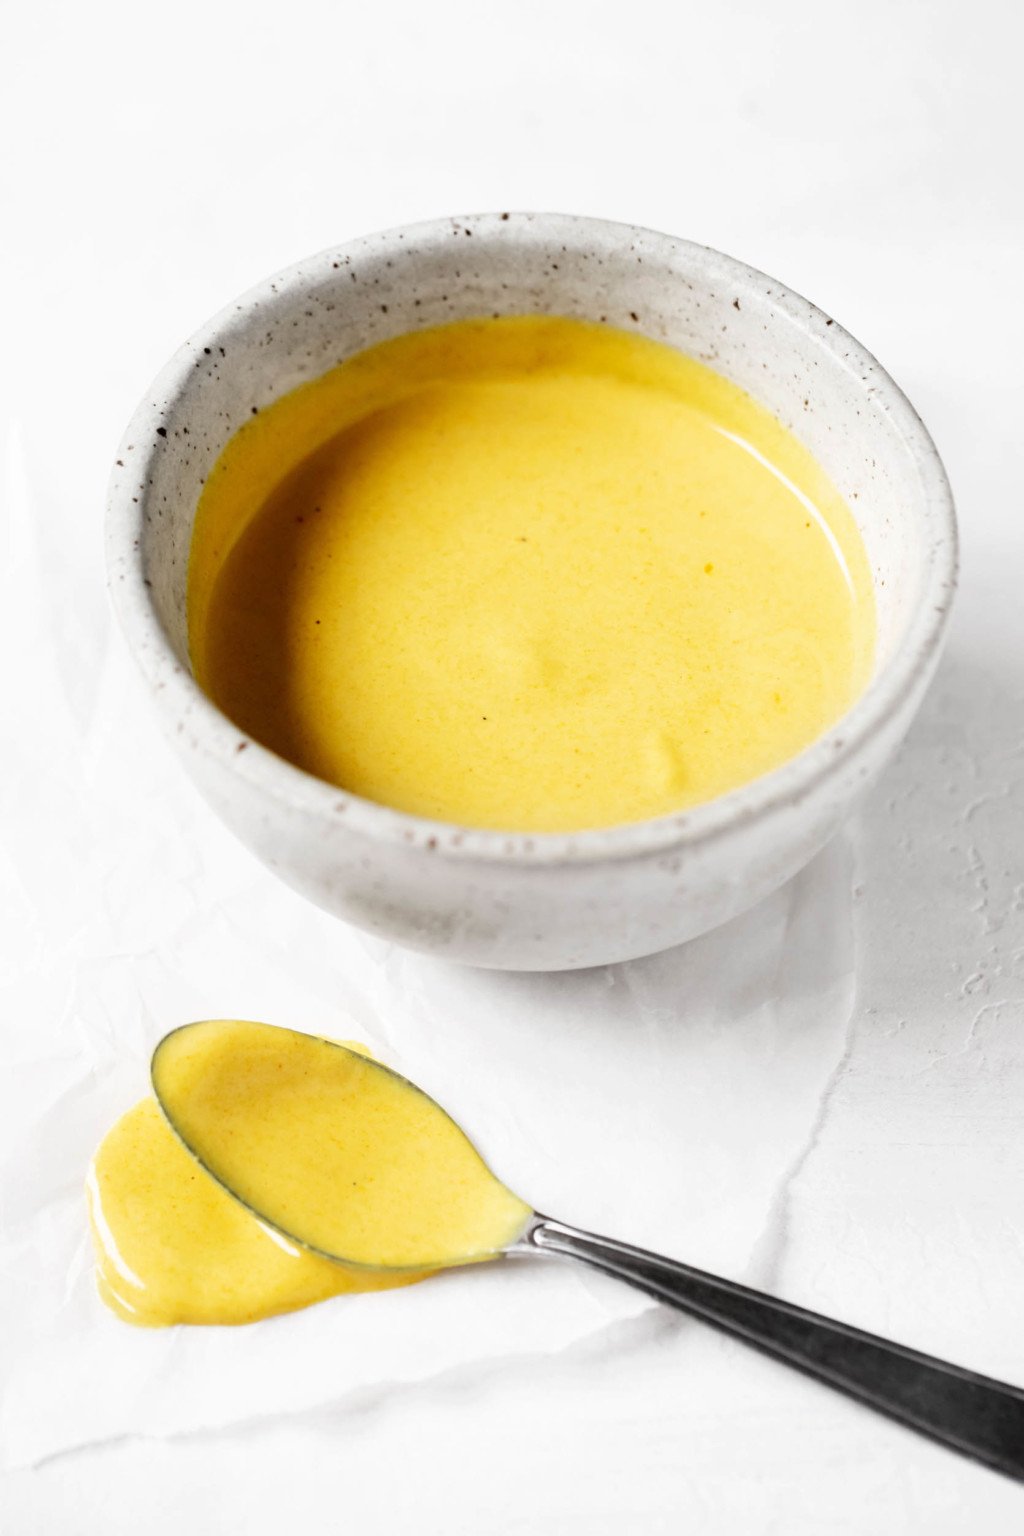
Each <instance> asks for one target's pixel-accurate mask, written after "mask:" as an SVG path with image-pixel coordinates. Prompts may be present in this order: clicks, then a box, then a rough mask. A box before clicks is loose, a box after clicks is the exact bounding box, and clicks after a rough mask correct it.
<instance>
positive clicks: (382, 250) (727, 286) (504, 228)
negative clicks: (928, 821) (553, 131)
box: [125, 214, 948, 675]
mask: <svg viewBox="0 0 1024 1536" xmlns="http://www.w3.org/2000/svg"><path fill="white" fill-rule="evenodd" d="M519 313H543V314H562V315H569V316H578V317H580V318H583V319H589V320H594V321H606V322H607V323H608V324H610V325H615V326H619V327H621V328H623V329H626V330H637V331H640V332H643V333H644V334H646V335H648V336H651V337H654V338H656V339H658V340H662V341H666V342H668V343H670V344H671V345H672V346H675V347H677V348H679V349H680V350H682V351H684V352H687V353H689V354H691V355H692V356H694V357H696V358H698V359H700V360H701V361H702V362H705V363H707V364H709V365H710V366H711V367H713V368H715V369H717V370H718V371H719V372H721V373H722V374H724V375H725V376H726V377H727V378H729V379H731V380H732V381H733V382H734V383H736V384H738V385H740V386H741V387H742V388H743V389H745V390H747V391H748V392H749V393H750V394H751V395H753V396H754V397H755V398H756V399H757V400H759V401H760V402H761V403H762V404H764V405H766V406H767V407H768V408H769V409H770V410H771V411H772V412H773V413H774V414H775V415H776V416H777V417H778V418H779V419H780V420H781V421H782V422H783V424H784V425H785V426H787V427H789V428H791V429H792V430H793V431H794V432H795V434H796V435H797V436H798V437H799V438H800V439H801V440H802V441H803V442H804V444H805V445H806V446H807V447H808V448H809V449H810V450H811V452H812V453H813V454H814V455H815V457H816V458H817V459H818V460H819V462H820V463H821V464H822V465H823V467H824V468H825V469H826V471H827V472H828V473H829V475H830V476H831V478H832V479H833V481H834V482H835V484H836V485H837V487H838V489H839V490H840V492H841V493H842V494H843V496H844V497H845V498H846V500H847V502H848V503H849V505H850V507H851V510H852V511H853V514H854V516H855V518H856V521H857V523H858V525H859V527H860V530H861V533H862V536H863V538H864V541H865V544H866V546H867V551H868V556H869V560H870V564H871V569H872V573H873V580H874V586H875V597H876V604H877V618H878V644H877V652H876V658H875V674H876V675H877V674H878V672H879V671H880V670H881V669H883V668H884V667H885V665H886V663H887V662H888V661H889V659H890V658H891V657H893V656H894V655H895V653H896V652H897V651H898V650H899V648H900V645H901V642H902V641H903V639H904V636H905V634H906V631H907V627H908V625H909V624H910V623H911V621H912V619H913V618H914V616H915V612H916V611H917V610H918V609H919V607H920V604H921V601H922V597H923V594H924V591H925V588H926V585H927V581H928V565H929V560H930V558H931V553H930V552H933V551H934V548H935V545H936V541H937V540H940V541H941V537H942V534H943V531H944V530H943V526H942V518H943V515H948V509H947V508H943V507H937V506H934V505H931V504H930V499H929V498H930V496H932V492H930V490H929V486H928V485H927V484H926V483H924V481H923V479H922V469H921V452H920V446H919V445H917V451H915V443H914V441H913V437H914V432H915V431H916V430H919V431H920V436H921V438H922V439H923V441H924V443H925V444H926V445H927V447H928V448H929V449H930V444H929V443H928V439H927V436H926V434H924V432H923V429H921V428H920V424H919V423H918V422H917V420H916V417H915V416H914V415H913V412H912V411H911V410H910V408H909V406H907V404H906V402H905V401H904V400H903V398H902V396H901V395H900V394H899V392H898V390H896V389H895V387H894V386H893V385H892V382H891V381H890V380H889V379H888V378H887V376H886V375H885V374H884V373H883V372H882V370H881V369H880V368H879V366H878V365H877V364H876V363H875V362H874V360H873V359H872V358H871V357H870V355H869V354H867V353H866V352H864V350H863V349H862V348H861V347H860V346H859V345H858V344H857V343H856V342H854V341H853V340H852V338H850V337H849V336H848V335H847V334H846V333H845V332H843V331H842V330H841V329H840V327H839V326H836V325H833V323H832V321H831V320H829V319H828V318H827V317H826V316H824V315H822V314H821V313H820V311H818V310H816V309H814V307H813V306H812V305H810V304H808V303H807V302H806V301H805V300H803V299H801V298H799V297H798V296H796V295H793V294H791V293H789V292H788V291H787V290H785V289H783V288H781V287H780V286H779V285H778V284H776V283H774V282H773V281H772V280H771V279H769V278H766V277H764V276H763V275H762V274H760V273H758V272H755V271H753V270H751V269H750V268H747V267H744V266H743V265H741V264H740V263H738V262H735V261H733V260H732V259H731V258H729V257H725V256H722V255H720V254H719V253H717V252H713V251H709V250H707V249H706V248H704V247H702V246H696V245H691V244H689V243H688V242H685V241H677V240H673V239H670V238H669V237H667V236H662V235H655V234H649V233H645V232H636V231H633V230H631V229H630V228H629V227H627V226H620V225H610V224H603V223H600V222H598V221H593V220H588V219H574V218H566V217H560V216H544V215H526V214H519V215H516V214H512V215H505V214H494V215H484V216H479V217H475V218H472V219H466V220H445V221H443V222H438V223H434V224H429V225H423V226H419V227H415V228H412V229H407V230H404V231H395V232H392V233H389V234H384V235H377V236H370V237H367V238H366V239H363V240H361V241H358V242H356V243H355V244H353V245H349V246H346V247H345V248H344V249H342V250H340V251H338V252H325V253H322V254H321V255H319V256H317V257H314V258H311V259H310V260H308V261H306V262H303V263H301V264H300V265H299V266H297V267H295V268H292V269H291V270H290V271H288V272H286V273H284V274H282V275H281V276H279V277H278V278H276V279H272V280H270V281H268V282H267V283H264V284H263V285H262V286H261V287H260V288H259V289H257V290H254V291H253V293H251V294H250V295H248V296H247V297H245V298H243V299H242V300H240V301H239V302H238V303H236V304H235V305H233V306H231V307H230V308H229V309H228V310H226V311H224V312H223V313H222V314H221V315H219V316H218V317H217V318H216V319H215V320H214V321H212V322H211V323H210V325H209V326H207V327H206V329H205V330H204V331H203V332H201V333H200V334H199V335H198V336H196V337H195V338H194V339H193V340H192V341H191V342H189V343H188V344H187V345H186V347H185V348H184V349H182V351H181V352H180V353H179V354H178V355H177V357H176V358H175V359H174V361H173V362H172V363H171V364H170V365H169V367H168V369H166V370H165V372H164V373H163V374H162V375H161V377H160V379H158V381H157V384H156V386H155V389H154V393H153V394H152V396H151V397H150V399H149V401H148V402H147V404H146V405H144V406H143V408H142V409H141V410H140V412H139V413H138V415H137V416H136V418H135V421H134V423H133V429H132V434H130V435H131V436H133V437H134V439H135V440H134V441H132V442H131V443H126V445H125V452H126V455H127V454H128V453H130V454H131V455H132V458H131V460H130V461H129V460H128V459H127V458H126V464H127V472H128V473H130V472H131V471H132V470H136V471H137V470H138V469H139V468H140V466H143V465H144V467H145V474H144V475H143V476H142V477H141V483H140V484H139V486H138V491H139V495H138V503H139V510H140V511H141V513H142V516H141V520H140V521H141V544H142V548H141V556H142V569H143V577H144V580H145V581H146V583H147V585H148V587H149V601H150V602H151V603H152V605H153V607H154V608H155V610H156V615H157V617H158V620H159V622H160V625H161V627H162V629H163V631H164V633H165V635H166V637H167V639H168V640H169V641H170V644H171V646H172V648H173V650H174V652H175V653H176V655H177V658H178V660H179V661H180V662H181V663H183V664H184V665H185V666H188V649H187V634H186V613H185V594H186V574H187V565H188V552H189V543H190V539H191V532H192V522H193V517H194V514H195V508H196V503H197V501H198V498H199V494H200V491H201V488H202V483H203V480H204V478H205V476H206V475H207V474H208V472H209V470H210V468H211V467H212V465H213V463H214V462H215V460H216V458H217V456H218V454H219V453H220V451H221V449H222V448H223V446H224V444H225V443H226V442H227V440H228V438H229V437H230V436H231V435H232V434H233V433H234V432H235V431H236V430H237V429H238V428H239V427H240V426H241V425H242V423H243V422H244V421H246V420H247V419H248V418H249V416H250V414H251V413H252V412H253V410H254V409H255V410H258V409H260V408H261V407H264V406H266V405H268V404H269V403H270V402H271V401H273V400H275V399H276V398H277V397H279V396H280V395H282V394H284V393H285V392H287V391H288V390H290V389H293V388H294V387H295V386H296V385H298V384H300V383H302V382H304V381H305V380H307V379H310V378H312V377H315V376H316V375H318V374H320V373H323V372H324V371H326V370H327V369H329V368H331V367H333V366H334V365H335V364H337V363H339V362H341V361H343V360H344V359H345V358H347V357H350V356H351V355H352V354H353V353H355V352H358V351H360V350H361V349H363V348H365V347H367V346H369V345H371V344H373V343H375V342H379V341H383V340H385V339H387V338H388V337H391V336H395V335H398V334H400V333H402V332H405V331H409V330H412V329H417V328H421V327H426V326H432V325H439V324H442V323H444V322H446V321H452V320H457V319H463V318H468V317H471V316H478V315H488V314H494V315H506V314H519ZM147 439H148V440H147ZM931 451H932V452H933V451H934V450H931ZM940 478H941V472H940ZM943 484H944V482H943ZM932 499H934V497H932Z"/></svg>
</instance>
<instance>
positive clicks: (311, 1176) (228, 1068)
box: [151, 1021, 1024, 1481]
mask: <svg viewBox="0 0 1024 1536" xmlns="http://www.w3.org/2000/svg"><path fill="white" fill-rule="evenodd" d="M296 1053H297V1054H296ZM151 1075H152V1081H153V1089H154V1092H155V1094H156V1098H157V1102H158V1103H159V1105H160V1108H161V1110H162V1111H163V1114H164V1116H165V1118H166V1119H167V1122H168V1124H169V1125H170V1127H171V1129H172V1130H173V1131H174V1132H175V1134H176V1135H177V1136H178V1137H179V1139H180V1140H181V1141H182V1142H183V1143H184V1145H185V1147H186V1148H187V1149H188V1151H189V1152H190V1153H191V1154H192V1156H193V1157H194V1158H195V1159H196V1160H197V1161H198V1162H199V1163H200V1165H201V1166H202V1167H203V1168H204V1170H205V1171H206V1172H207V1173H208V1174H209V1175H210V1176H211V1177H212V1178H213V1179H215V1180H216V1181H217V1182H218V1183H219V1184H221V1185H222V1186H223V1187H224V1188H225V1189H226V1190H227V1191H228V1193H229V1194H231V1195H233V1196H234V1197H235V1198H236V1199H237V1200H239V1201H240V1202H241V1203H242V1204H243V1205H244V1206H246V1208H247V1209H248V1210H249V1211H251V1212H252V1214H253V1215H254V1216H256V1217H257V1219H258V1220H260V1221H261V1222H263V1223H265V1224H266V1225H267V1226H269V1227H271V1228H272V1229H274V1230H275V1231H277V1232H279V1233H280V1234H281V1236H282V1237H284V1238H286V1239H287V1240H288V1241H290V1242H292V1243H297V1244H299V1245H300V1246H301V1247H304V1248H307V1249H309V1250H310V1251H312V1252H314V1253H317V1254H319V1255H321V1256H322V1257H324V1258H327V1259H331V1260H333V1261H334V1262H336V1263H340V1264H344V1265H346V1266H347V1267H349V1268H358V1269H371V1270H376V1271H387V1270H390V1271H394V1270H401V1269H404V1270H430V1269H440V1268H449V1267H455V1266H457V1265H460V1264H466V1263H472V1262H475V1261H478V1260H481V1259H488V1258H496V1257H500V1256H508V1257H513V1258H518V1257H523V1256H526V1255H535V1254H543V1255H548V1256H556V1257H560V1258H569V1259H575V1260H577V1261H578V1262H580V1263H583V1264H586V1265H588V1266H589V1267H590V1268H592V1269H597V1270H601V1271H602V1272H603V1273H605V1274H609V1275H614V1276H615V1277H616V1278H617V1279H620V1280H624V1281H626V1282H627V1283H628V1284H630V1285H633V1286H635V1287H637V1289H639V1290H641V1291H644V1292H646V1293H647V1294H648V1295H649V1296H653V1297H655V1298H656V1299H657V1300H658V1301H662V1302H665V1303H667V1304H668V1305H669V1306H673V1307H676V1308H678V1309H679V1310H680V1311H682V1312H685V1313H688V1314H689V1315H690V1316H692V1317H697V1318H700V1319H702V1320H703V1321H704V1322H706V1323H710V1324H711V1325H712V1326H713V1327H716V1328H718V1329H720V1330H721V1331H722V1332H724V1333H728V1334H731V1335H732V1336H733V1337H735V1338H739V1339H743V1340H744V1341H745V1342H746V1343H748V1344H751V1345H753V1346H754V1347H755V1348H757V1349H760V1350H762V1351H763V1352H764V1353H766V1354H769V1355H772V1356H774V1357H775V1358H776V1359H778V1360H782V1361H784V1362H785V1363H786V1364H788V1365H792V1366H795V1367H796V1368H797V1369H798V1370H801V1371H803V1372H804V1373H805V1374H807V1375H809V1376H813V1377H815V1378H816V1379H817V1380H819V1381H822V1382H825V1383H826V1384H828V1385H829V1386H832V1387H835V1388H837V1389H838V1390H839V1391H841V1392H845V1393H847V1394H848V1395H849V1396H850V1397H853V1398H856V1399H857V1400H858V1401H859V1402H862V1403H865V1404H867V1406H869V1407H871V1408H874V1409H876V1410H878V1411H879V1412H880V1413H884V1414H887V1415H888V1416H889V1417H890V1418H892V1419H895V1420H897V1421H898V1422H899V1423H901V1424H905V1425H907V1426H908V1427H909V1428H911V1429H916V1430H917V1431H919V1432H920V1433H921V1434H924V1435H927V1436H929V1437H930V1438H931V1439H933V1440H937V1441H939V1442H940V1443H941V1444H943V1445H946V1446H949V1447H950V1448H951V1449H953V1450H956V1451H959V1452H961V1454H963V1455H965V1456H968V1457H971V1458H973V1459H974V1460H975V1461H979V1462H981V1463H983V1464H984V1465H986V1466H988V1467H992V1468H994V1469H995V1470H996V1471H999V1472H1003V1473H1005V1474H1007V1475H1008V1476H1010V1477H1014V1478H1017V1479H1019V1480H1022V1481H1024V1391H1022V1390H1021V1389H1020V1388H1018V1387H1014V1386H1010V1385H1008V1384H1006V1383H1003V1382H999V1381H995V1380H993V1379H992V1378H990V1377H987V1376H981V1375H978V1374H977V1373H975V1372H973V1371H968V1370H964V1369H963V1368H962V1367H961V1366H957V1365H951V1364H948V1363H947V1362H945V1361H942V1360H938V1359H935V1358H934V1357H933V1356H931V1355H926V1354H922V1353H921V1352H920V1351H918V1350H913V1349H908V1348H906V1347H905V1346H903V1345H900V1344H895V1343H893V1342H892V1341H890V1340H888V1339H883V1338H878V1337H876V1336H875V1335H873V1334H870V1333H866V1332H864V1331H863V1330H862V1329H859V1328H853V1327H850V1326H849V1325H848V1324H846V1323H841V1322H837V1321H835V1320H833V1319H831V1318H827V1317H823V1316H821V1315H819V1314H818V1313H815V1312H809V1311H807V1310H806V1309H804V1308H803V1307H796V1306H793V1305H791V1304H790V1303H789V1302H786V1301H782V1300H780V1299H779V1298H778V1297H774V1296H769V1295H767V1294H765V1293H764V1292H761V1291H756V1290H752V1289H751V1288H750V1287H748V1286H744V1285H739V1284H737V1283H736V1282H735V1281H731V1280H724V1279H720V1278H719V1277H717V1276H715V1275H711V1274H707V1273H705V1272H704V1271H703V1270H699V1269H694V1268H692V1267H691V1266H690V1265H687V1264H682V1263H680V1262H679V1261H677V1260H675V1259H669V1258H665V1257H663V1256H661V1255H659V1254H656V1253H649V1252H646V1251H645V1250H644V1249H642V1248H634V1247H631V1246H630V1245H629V1244H626V1243H620V1242H616V1241H615V1240H614V1239H612V1238H607V1237H599V1236H597V1235H596V1234H595V1233H592V1232H585V1231H582V1230H580V1229H579V1228H577V1227H572V1226H570V1225H569V1224H568V1223H566V1222H563V1221H556V1220H554V1219H552V1218H551V1217H549V1216H543V1215H541V1214H540V1213H539V1212H537V1211H531V1210H530V1208H529V1207H528V1206H526V1205H524V1204H523V1203H522V1202H521V1201H519V1200H518V1199H517V1197H516V1196H514V1195H512V1194H511V1192H510V1191H508V1190H507V1189H506V1188H505V1187H504V1186H503V1185H502V1184H500V1182H499V1181H498V1180H497V1179H496V1178H495V1177H494V1175H493V1174H492V1173H491V1172H490V1170H489V1169H488V1168H487V1166H486V1164H485V1163H484V1162H483V1160H482V1159H481V1158H480V1156H479V1153H478V1152H477V1151H476V1149H475V1148H474V1147H473V1145H472V1143H471V1142H470V1141H469V1139H468V1137H466V1136H465V1133H464V1132H463V1131H462V1130H461V1128H460V1127H459V1126H458V1125H457V1124H456V1122H455V1121H454V1120H453V1119H452V1118H451V1116H449V1115H448V1114H447V1113H446V1112H445V1111H444V1110H443V1109H442V1108H441V1106H440V1105H438V1104H437V1103H436V1102H435V1101H434V1100H433V1099H431V1098H430V1097H429V1096H428V1095H427V1094H425V1093H424V1092H423V1091H422V1089H420V1088H417V1087H416V1085H415V1084H413V1083H410V1082H409V1081H408V1079H406V1078H403V1077H401V1076H400V1075H399V1074H398V1073H396V1072H393V1071H392V1070H391V1069H390V1068H389V1067H385V1066H383V1065H381V1064H380V1063H378V1062H376V1061H374V1060H373V1059H372V1058H367V1057H366V1056H364V1055H362V1054H361V1053H358V1052H356V1051H354V1050H352V1049H350V1048H349V1047H346V1046H342V1045H339V1044H337V1043H336V1042H334V1041H325V1040H322V1039H319V1038H318V1037H314V1036H308V1035H300V1034H297V1033H295V1032H293V1031H291V1030H284V1029H278V1028H276V1027H274V1026H271V1025H257V1024H242V1023H238V1022H234V1021H205V1022H203V1023H199V1024H189V1025H184V1026H183V1027H182V1028H180V1029H177V1030H173V1031H172V1032H171V1033H170V1034H169V1035H166V1036H165V1037H164V1039H163V1040H161V1041H160V1043H159V1045H158V1046H157V1048H156V1050H155V1051H154V1053H153V1061H152V1069H151ZM324 1085H326V1086H324ZM364 1106H368V1110H366V1111H365V1112H364ZM360 1116H362V1119H363V1121H364V1122H365V1123H363V1124H360V1123H359V1122H360ZM389 1117H390V1118H389ZM353 1127H354V1129H353ZM389 1137H390V1140H389V1139H388V1138H389ZM339 1149H340V1150H339ZM339 1157H341V1159H342V1161H341V1163H340V1164H339V1163H338V1158H339ZM346 1159H347V1160H346ZM375 1159H376V1161H375ZM332 1160H333V1161H332ZM432 1164H433V1168H436V1169H437V1170H439V1172H440V1175H441V1176H440V1178H438V1177H435V1176H434V1172H433V1169H432ZM261 1168H262V1174H261ZM339 1168H340V1169H341V1170H343V1174H344V1177H343V1179H342V1178H339V1177H338V1171H339ZM350 1175H355V1177H350ZM261 1177H262V1183H261ZM339 1188H344V1189H345V1191H346V1200H345V1201H344V1202H342V1201H339V1200H338V1199H337V1193H336V1192H337V1190H338V1189H339ZM467 1190H468V1191H469V1194H468V1196H467V1193H466V1192H467ZM353 1191H355V1193H354V1194H353ZM404 1197H407V1198H406V1205H405V1206H404V1207H403V1204H402V1201H403V1198H404ZM467 1201H468V1203H467ZM410 1205H412V1206H415V1207H416V1209H415V1210H410V1209H408V1207H409V1206H410ZM348 1209H351V1210H352V1212H353V1215H352V1216H351V1218H349V1217H347V1216H346V1215H345V1212H346V1210H348ZM382 1212H383V1213H384V1216H385V1217H386V1221H385V1225H384V1228H383V1229H382V1228H381V1215H382ZM453 1212H454V1213H455V1214H454V1215H452V1213H453ZM467 1212H468V1216H467V1215H466V1213H467ZM460 1213H461V1214H460ZM387 1221H390V1222H391V1224H392V1227H393V1228H394V1232H395V1235H394V1236H393V1238H387V1237H386V1238H385V1239H384V1240H383V1242H382V1241H381V1239H380V1237H379V1235H378V1236H376V1237H373V1236H372V1234H373V1232H374V1231H375V1230H378V1229H381V1230H385V1231H386V1230H387ZM460 1221H461V1225H460ZM467 1221H468V1223H469V1224H468V1225H467ZM474 1221H476V1222H478V1223H483V1224H484V1228H485V1229H486V1230H484V1233H483V1236H482V1237H481V1238H480V1239H479V1240H478V1235H477V1232H476V1230H475V1229H474V1227H473V1225H472V1223H473V1222H474ZM374 1223H376V1229H375V1226H374ZM488 1224H489V1226H488ZM441 1228H444V1230H445V1231H446V1232H447V1233H448V1236H447V1238H446V1240H445V1242H441V1243H440V1245H439V1243H438V1241H437V1240H436V1239H435V1237H434V1236H432V1233H433V1232H436V1231H439V1230H440V1229H441ZM368 1232H369V1233H370V1234H371V1237H367V1233H368ZM445 1243H447V1246H445ZM389 1244H390V1246H389Z"/></svg>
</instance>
